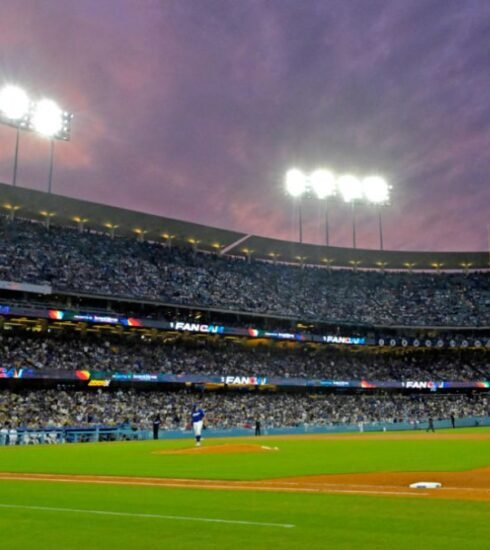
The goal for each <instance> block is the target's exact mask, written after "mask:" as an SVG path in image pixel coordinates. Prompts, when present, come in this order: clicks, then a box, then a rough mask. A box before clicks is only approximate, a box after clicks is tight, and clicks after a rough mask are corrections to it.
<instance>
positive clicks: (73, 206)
mask: <svg viewBox="0 0 490 550" xmlns="http://www.w3.org/2000/svg"><path fill="white" fill-rule="evenodd" d="M0 206H1V207H2V208H3V209H4V212H5V215H14V214H15V216H17V217H21V218H26V219H31V220H38V221H45V220H46V219H47V218H49V219H50V220H51V223H53V224H56V225H65V226H71V227H76V226H77V224H79V223H80V222H83V223H84V227H85V228H86V229H90V230H95V231H100V232H109V231H111V228H113V229H112V230H113V231H115V234H116V235H124V236H131V235H132V236H134V237H137V236H140V237H144V239H146V240H151V241H160V242H165V241H166V240H168V239H169V238H171V239H172V242H173V243H175V244H184V243H186V244H191V245H194V246H196V247H197V248H198V249H200V250H207V251H214V252H218V251H219V252H220V253H224V254H232V255H239V256H247V255H248V254H250V255H252V256H253V257H254V258H259V259H264V260H277V261H279V262H290V263H305V264H310V265H311V264H313V265H315V264H316V265H322V266H326V265H329V266H335V267H336V266H338V267H350V268H359V269H405V270H406V269H414V270H431V269H432V270H468V269H469V270H474V269H489V267H490V266H489V253H488V252H402V251H388V250H385V251H380V250H366V249H359V248H358V249H353V248H341V247H334V246H330V247H327V246H324V245H323V246H322V245H315V244H300V243H297V242H291V241H282V240H279V239H269V238H266V237H259V236H256V235H247V234H246V233H240V232H237V231H229V230H226V229H218V228H215V227H208V226H205V225H200V224H196V223H191V222H186V221H182V220H174V219H172V218H164V217H162V216H155V215H152V214H145V213H142V212H137V211H134V210H127V209H124V208H117V207H114V206H107V205H103V204H97V203H94V202H88V201H83V200H78V199H72V198H69V197H64V196H61V195H55V194H49V193H45V192H42V191H36V190H32V189H26V188H22V187H12V186H11V185H7V184H5V183H0Z"/></svg>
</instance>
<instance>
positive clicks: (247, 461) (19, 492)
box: [0, 429, 490, 550]
mask: <svg viewBox="0 0 490 550" xmlns="http://www.w3.org/2000/svg"><path fill="white" fill-rule="evenodd" d="M471 432H472V430H457V433H458V434H463V433H471ZM451 433H454V432H451ZM475 433H478V434H484V433H487V434H488V433H490V430H486V431H485V430H484V429H478V430H476V431H475ZM443 435H444V433H443V432H438V433H436V434H434V437H431V439H428V440H423V441H400V440H397V439H395V438H392V439H391V438H390V439H388V440H386V441H375V440H368V439H366V438H365V437H364V436H363V435H359V437H358V438H356V439H345V440H342V439H338V438H336V439H330V440H329V439H328V438H326V439H322V440H307V439H305V440H303V439H294V440H287V439H282V438H261V439H260V440H257V439H252V438H248V439H233V440H223V439H215V440H212V441H206V442H205V444H206V445H221V444H223V443H228V442H233V443H239V442H254V443H255V442H259V441H260V442H264V443H265V444H267V445H271V446H272V445H273V446H277V447H279V449H280V450H279V451H278V452H270V453H263V454H241V455H240V454H230V455H220V454H214V455H201V456H185V455H158V454H153V453H154V451H155V450H159V449H166V448H177V447H186V446H192V441H191V440H189V441H159V442H153V441H152V442H141V443H139V442H130V443H100V444H79V445H61V446H38V447H36V446H32V447H3V448H0V471H3V472H6V471H9V472H45V473H73V474H76V473H83V474H89V473H90V474H106V475H111V474H112V475H117V474H119V475H137V476H160V477H187V478H207V479H213V478H214V479H267V478H272V477H286V476H297V475H307V474H325V473H340V472H346V473H348V472H372V471H408V470H410V471H430V470H432V471H442V470H465V469H471V468H479V467H484V466H489V465H490V439H484V440H445V439H443V438H442V437H443ZM99 512H100V513H99ZM111 513H113V514H122V515H110V514H111ZM144 514H149V515H150V516H145V517H143V515H144ZM489 518H490V503H487V502H470V501H450V500H447V501H446V500H424V499H420V498H410V497H406V498H404V497H389V496H360V495H345V494H343V495H340V494H337V495H334V494H331V495H330V494H294V493H288V494H284V493H263V492H248V491H247V492H234V491H216V490H213V491H210V490H205V489H172V488H159V487H136V486H132V487H127V486H120V485H82V484H78V483H50V482H44V481H0V526H1V527H0V544H3V543H4V542H8V545H6V546H5V548H9V549H11V548H12V549H24V548H25V549H27V548H29V549H31V548H33V547H35V546H39V545H40V546H42V547H43V549H51V548H56V549H57V548H60V549H72V548H73V549H76V548H80V549H82V548H83V549H92V548H93V549H95V548H97V549H107V548H118V549H119V548H120V549H125V548H128V549H132V548H135V549H136V548H138V549H153V548H155V549H157V548H169V549H173V548H176V549H179V548H199V550H201V549H208V548H209V549H211V548H248V547H250V548H268V549H270V548H273V549H276V548H279V549H282V548H285V549H287V548H298V549H299V548H310V549H316V548H368V549H370V548H373V549H374V548H378V549H379V548H390V549H398V548H401V549H403V548H410V549H411V550H413V548H414V547H417V550H420V549H425V548H427V549H429V548H430V549H439V548H441V549H442V548H444V549H447V548H449V547H451V548H465V549H466V548H469V549H471V548H475V549H476V548H481V549H483V548H488V547H489V541H490V522H489ZM209 520H218V521H217V522H216V523H215V522H213V521H209ZM227 522H245V523H227ZM247 522H248V523H247ZM254 522H255V523H258V524H260V525H256V524H254ZM263 524H275V525H263ZM290 525H293V527H289V526H290Z"/></svg>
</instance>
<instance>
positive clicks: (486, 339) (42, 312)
mask: <svg viewBox="0 0 490 550" xmlns="http://www.w3.org/2000/svg"><path fill="white" fill-rule="evenodd" d="M0 315H5V316H22V317H28V318H36V319H50V320H52V321H75V322H83V323H91V324H99V325H120V326H123V327H128V328H134V327H138V328H152V329H157V330H163V331H176V332H185V333H196V334H216V335H220V336H242V337H245V338H265V339H271V340H286V341H292V342H315V343H319V344H326V345H334V346H377V347H384V348H386V347H388V348H407V347H409V348H415V349H417V348H420V349H442V348H447V349H465V348H477V349H478V348H479V349H486V350H489V351H490V336H480V337H464V336H461V335H458V336H452V335H445V336H438V337H431V338H429V337H424V338H414V337H404V336H390V337H384V336H382V335H378V336H377V337H376V338H374V337H366V336H359V335H348V334H347V335H346V334H343V335H339V334H312V333H309V332H283V331H269V330H262V329H257V328H249V327H228V326H224V325H220V324H215V323H196V322H187V321H173V320H171V321H167V320H154V319H136V318H134V317H122V316H119V315H116V314H109V313H107V314H104V313H93V312H77V311H70V310H60V309H37V308H35V309H34V308H33V309H31V308H27V307H17V306H10V305H1V304H0Z"/></svg>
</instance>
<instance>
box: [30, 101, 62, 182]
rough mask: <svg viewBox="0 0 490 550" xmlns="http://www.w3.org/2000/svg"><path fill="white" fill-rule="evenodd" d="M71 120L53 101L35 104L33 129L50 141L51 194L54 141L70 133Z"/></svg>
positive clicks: (32, 121)
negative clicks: (69, 123)
mask: <svg viewBox="0 0 490 550" xmlns="http://www.w3.org/2000/svg"><path fill="white" fill-rule="evenodd" d="M70 118H71V115H70V114H69V113H63V111H62V109H61V108H60V107H59V106H58V104H57V103H55V102H54V101H53V100H52V99H41V100H40V101H38V102H37V103H36V104H35V106H34V109H33V112H32V117H31V125H32V129H33V130H34V131H35V132H37V133H38V134H40V135H41V136H44V137H46V138H48V139H49V140H50V147H49V177H48V193H51V187H52V184H53V164H54V140H55V138H56V137H58V139H59V138H60V136H61V135H62V134H63V132H68V131H69V125H68V122H69V119H70Z"/></svg>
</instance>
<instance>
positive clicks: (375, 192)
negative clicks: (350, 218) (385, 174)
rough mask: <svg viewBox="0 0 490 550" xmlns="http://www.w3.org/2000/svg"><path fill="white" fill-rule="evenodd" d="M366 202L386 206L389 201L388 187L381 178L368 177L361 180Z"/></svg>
mask: <svg viewBox="0 0 490 550" xmlns="http://www.w3.org/2000/svg"><path fill="white" fill-rule="evenodd" d="M362 188H363V193H364V197H365V198H366V200H368V201H369V202H371V203H373V204H386V203H387V202H389V200H390V187H389V185H388V184H387V183H386V181H385V180H384V179H383V178H380V177H379V176H369V177H367V178H364V179H363V180H362Z"/></svg>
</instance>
